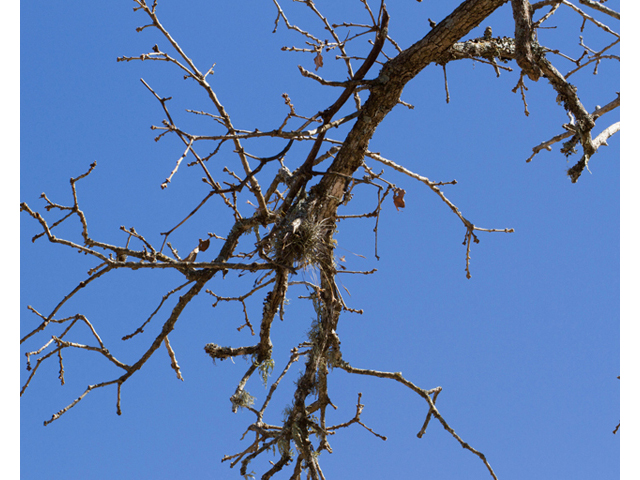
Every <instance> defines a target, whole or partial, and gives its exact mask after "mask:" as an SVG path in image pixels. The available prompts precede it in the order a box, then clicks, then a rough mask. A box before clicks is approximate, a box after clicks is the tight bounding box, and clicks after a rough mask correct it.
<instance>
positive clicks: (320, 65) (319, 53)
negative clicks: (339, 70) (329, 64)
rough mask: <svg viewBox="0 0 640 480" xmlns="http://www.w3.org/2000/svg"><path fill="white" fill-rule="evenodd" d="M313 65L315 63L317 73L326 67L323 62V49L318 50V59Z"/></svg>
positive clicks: (314, 60) (315, 59)
mask: <svg viewBox="0 0 640 480" xmlns="http://www.w3.org/2000/svg"><path fill="white" fill-rule="evenodd" d="M313 63H315V65H316V71H317V70H318V69H319V68H320V67H322V66H324V62H323V59H322V49H321V50H318V54H317V55H316V58H314V59H313Z"/></svg>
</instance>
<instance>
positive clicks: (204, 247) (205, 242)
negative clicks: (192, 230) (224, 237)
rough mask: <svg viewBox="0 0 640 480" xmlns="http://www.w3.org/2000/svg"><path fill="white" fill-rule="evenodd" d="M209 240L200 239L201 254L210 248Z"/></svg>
mask: <svg viewBox="0 0 640 480" xmlns="http://www.w3.org/2000/svg"><path fill="white" fill-rule="evenodd" d="M209 240H210V239H209V238H207V239H206V240H202V239H198V248H199V249H200V251H201V252H206V251H207V248H209V243H210V242H209Z"/></svg>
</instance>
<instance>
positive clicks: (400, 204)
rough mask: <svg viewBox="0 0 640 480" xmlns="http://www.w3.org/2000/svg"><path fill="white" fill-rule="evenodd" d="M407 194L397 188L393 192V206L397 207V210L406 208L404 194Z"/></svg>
mask: <svg viewBox="0 0 640 480" xmlns="http://www.w3.org/2000/svg"><path fill="white" fill-rule="evenodd" d="M405 193H407V192H405V191H404V190H403V189H401V188H396V189H395V190H394V191H393V204H394V205H395V206H396V210H398V211H400V209H401V208H404V206H405V205H404V194H405Z"/></svg>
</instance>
